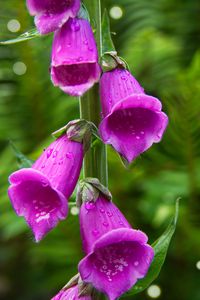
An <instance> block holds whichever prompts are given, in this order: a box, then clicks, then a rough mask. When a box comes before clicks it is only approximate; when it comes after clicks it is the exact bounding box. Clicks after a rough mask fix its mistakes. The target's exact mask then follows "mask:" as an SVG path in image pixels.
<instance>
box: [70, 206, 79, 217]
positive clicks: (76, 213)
mask: <svg viewBox="0 0 200 300" xmlns="http://www.w3.org/2000/svg"><path fill="white" fill-rule="evenodd" d="M70 212H71V214H72V215H73V216H77V215H78V214H79V209H78V207H76V206H73V207H72V208H71V210H70Z"/></svg>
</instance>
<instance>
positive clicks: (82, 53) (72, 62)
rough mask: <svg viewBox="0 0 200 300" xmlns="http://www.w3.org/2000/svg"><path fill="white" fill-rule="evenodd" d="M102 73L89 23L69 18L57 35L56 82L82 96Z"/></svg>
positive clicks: (53, 68)
mask: <svg viewBox="0 0 200 300" xmlns="http://www.w3.org/2000/svg"><path fill="white" fill-rule="evenodd" d="M100 74H101V69H100V66H99V65H98V53H97V46H96V42H95V39H94V35H93V32H92V29H91V27H90V24H89V22H88V21H87V20H83V19H77V18H75V19H70V20H69V21H68V22H66V23H65V24H64V25H63V26H62V28H61V29H60V30H58V31H57V32H56V33H55V36H54V41H53V49H52V63H51V78H52V81H53V84H54V85H55V86H59V87H60V88H61V89H62V90H63V91H64V92H66V93H69V94H70V95H72V96H81V95H82V94H83V93H84V92H85V91H86V90H88V89H89V88H90V87H92V86H93V85H94V83H95V82H97V81H98V80H99V77H100Z"/></svg>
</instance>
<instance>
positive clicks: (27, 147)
mask: <svg viewBox="0 0 200 300" xmlns="http://www.w3.org/2000/svg"><path fill="white" fill-rule="evenodd" d="M104 2H105V3H106V6H107V7H108V9H110V8H111V7H113V6H114V5H119V6H120V7H121V8H122V11H123V16H122V18H121V19H120V20H114V19H113V20H112V22H111V25H112V31H113V32H115V33H116V35H113V37H114V40H115V43H116V46H117V48H118V51H119V53H120V55H122V56H124V58H125V59H126V60H127V61H128V63H129V65H130V67H131V70H132V72H133V74H134V75H135V76H136V77H137V79H138V80H139V81H140V82H141V83H142V85H143V87H144V88H145V90H146V91H147V92H148V93H150V94H153V95H155V96H158V97H159V98H161V99H162V102H163V106H164V110H165V111H166V112H167V113H168V115H169V118H170V125H169V128H168V130H167V132H166V134H165V137H164V139H163V141H162V143H160V144H157V145H154V146H153V147H152V148H151V150H150V151H148V152H147V153H144V154H143V155H142V156H141V157H140V158H139V159H137V161H136V162H135V163H134V164H133V165H132V166H131V168H130V169H129V170H125V169H124V167H123V166H122V164H121V162H120V160H119V157H118V156H117V155H116V154H115V153H114V151H113V150H112V149H110V148H109V178H110V180H109V181H110V189H111V191H112V193H113V195H114V199H115V200H116V202H117V204H118V206H119V207H120V208H121V209H122V211H123V212H124V213H125V214H126V216H127V218H128V220H129V221H130V222H131V224H133V226H135V227H136V228H141V229H142V230H144V231H145V232H147V234H148V235H149V237H150V241H153V240H155V239H156V238H157V237H158V236H159V235H160V233H161V232H162V231H163V228H165V227H166V223H167V222H168V220H169V217H170V216H171V214H172V211H173V208H174V202H175V199H176V198H177V197H178V196H181V197H182V200H181V212H180V218H179V223H178V229H177V232H176V235H175V239H173V241H172V244H171V247H170V251H169V254H168V257H167V262H166V263H165V265H164V267H163V269H162V272H161V274H160V277H159V278H158V279H157V280H156V284H158V285H159V286H160V287H161V290H162V294H161V296H160V299H163V300H176V299H181V300H191V299H192V300H198V299H200V289H199V272H200V271H199V270H198V269H197V268H196V263H197V261H199V260H200V257H199V249H200V234H199V228H198V227H199V224H200V218H199V212H200V206H199V198H200V156H199V154H200V139H199V135H200V133H199V132H200V122H199V114H200V101H199V98H200V77H199V72H200V49H199V40H200V27H199V19H198V17H199V11H198V10H199V5H198V4H199V1H198V0H190V1H189V0H177V1H173V0H154V1H149V0H140V1H136V0H107V1H104ZM11 19H17V20H18V21H19V22H20V24H21V29H20V32H18V33H19V34H20V33H23V32H25V31H26V30H29V29H30V28H32V27H33V19H32V18H30V17H29V15H28V13H27V11H26V7H25V1H16V0H9V1H3V2H2V3H1V12H0V39H1V40H4V39H9V38H14V37H16V35H17V34H18V33H17V34H16V33H11V32H9V31H8V29H7V23H8V21H10V20H11ZM51 40H52V36H47V37H43V38H41V39H34V40H30V41H28V42H25V43H21V44H16V45H10V46H1V47H0V161H1V167H0V243H1V244H0V299H2V300H5V299H16V300H37V299H38V300H40V299H41V300H43V299H50V297H51V296H53V295H54V293H55V292H56V291H58V290H59V289H60V288H61V287H62V286H63V285H64V284H65V283H66V281H67V280H68V279H69V278H70V277H71V276H72V275H74V274H75V272H76V266H77V263H78V261H79V259H80V258H81V257H82V252H81V243H80V239H79V227H78V220H77V219H78V218H77V216H74V215H72V214H70V216H69V218H68V219H67V220H66V221H64V222H62V223H61V224H59V226H58V227H57V228H56V229H55V230H54V231H53V232H52V233H50V234H49V235H48V236H47V237H46V238H45V239H44V240H43V241H42V242H41V243H40V244H35V243H33V238H32V235H31V233H30V230H29V229H27V227H26V225H25V223H24V220H23V219H21V218H17V217H16V215H15V213H14V211H13V210H12V208H11V205H10V202H9V199H8V197H7V187H8V183H7V178H8V175H9V174H10V173H11V172H12V171H14V170H16V169H17V162H16V158H15V157H14V153H13V151H12V149H11V147H10V145H9V140H12V141H13V142H14V143H15V145H16V146H17V147H18V148H19V149H20V150H21V151H22V152H24V153H26V154H27V155H28V156H29V157H30V158H31V159H35V158H36V157H37V156H38V155H39V153H40V152H41V150H42V149H43V148H44V147H45V146H46V145H48V143H49V141H50V133H51V132H52V131H54V130H56V129H57V128H59V127H61V126H63V125H64V124H66V123H67V122H68V121H69V120H71V119H72V118H77V117H78V113H79V112H78V103H77V100H76V99H72V98H70V97H68V96H66V95H65V94H64V93H62V92H61V91H60V90H59V89H56V88H53V87H52V84H51V82H50V78H49V76H48V68H49V60H50V52H51ZM19 61H20V62H23V63H24V64H25V65H26V67H27V71H26V73H25V74H24V75H22V76H19V75H16V74H15V73H14V72H13V65H14V64H15V63H16V62H19ZM127 299H128V298H127ZM129 299H130V298H129ZM134 299H136V300H137V299H149V296H148V295H147V293H146V291H145V292H143V293H142V294H139V295H136V296H135V297H134Z"/></svg>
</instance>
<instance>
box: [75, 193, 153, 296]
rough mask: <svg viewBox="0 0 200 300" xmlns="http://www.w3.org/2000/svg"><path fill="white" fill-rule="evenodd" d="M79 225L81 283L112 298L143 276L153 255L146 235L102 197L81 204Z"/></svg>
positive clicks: (119, 294) (122, 292)
mask: <svg viewBox="0 0 200 300" xmlns="http://www.w3.org/2000/svg"><path fill="white" fill-rule="evenodd" d="M80 226H81V235H82V241H83V248H84V251H85V253H86V257H85V258H83V259H82V260H81V261H80V263H79V272H80V275H81V278H82V280H83V281H84V282H86V283H90V284H92V285H93V286H94V287H95V288H96V289H97V290H99V291H101V292H103V293H105V294H106V295H107V296H108V298H109V299H110V300H115V299H117V298H118V297H120V296H121V295H122V294H124V293H125V292H126V291H128V290H129V289H130V288H131V287H132V286H133V285H134V284H135V283H136V282H137V280H138V279H140V278H143V277H144V276H145V275H146V273H147V271H148V269H149V267H150V264H151V262H152V259H153V256H154V252H153V249H152V247H150V246H149V245H148V244H147V240H148V238H147V236H146V235H145V234H144V233H143V232H142V231H139V230H134V229H132V228H131V226H130V225H129V223H128V221H127V220H126V219H125V217H124V216H123V214H122V213H121V212H120V210H119V209H118V208H117V207H116V206H115V205H114V204H113V203H112V202H109V201H108V200H107V199H106V198H105V196H103V195H102V194H100V195H99V197H98V199H97V200H96V201H95V202H94V201H89V202H85V203H83V204H82V206H81V208H80Z"/></svg>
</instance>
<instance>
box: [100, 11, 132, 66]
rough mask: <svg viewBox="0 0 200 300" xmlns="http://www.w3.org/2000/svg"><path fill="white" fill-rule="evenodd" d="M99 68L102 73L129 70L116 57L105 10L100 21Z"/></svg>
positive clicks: (124, 63) (120, 59) (123, 61)
mask: <svg viewBox="0 0 200 300" xmlns="http://www.w3.org/2000/svg"><path fill="white" fill-rule="evenodd" d="M101 67H102V69H103V71H104V72H108V71H112V70H114V69H116V68H122V69H129V67H128V64H127V63H126V61H125V60H124V59H122V58H121V57H119V56H118V55H117V51H116V49H115V46H114V44H113V41H112V37H111V34H110V21H109V16H108V12H107V10H105V11H104V15H103V19H102V53H101Z"/></svg>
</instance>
